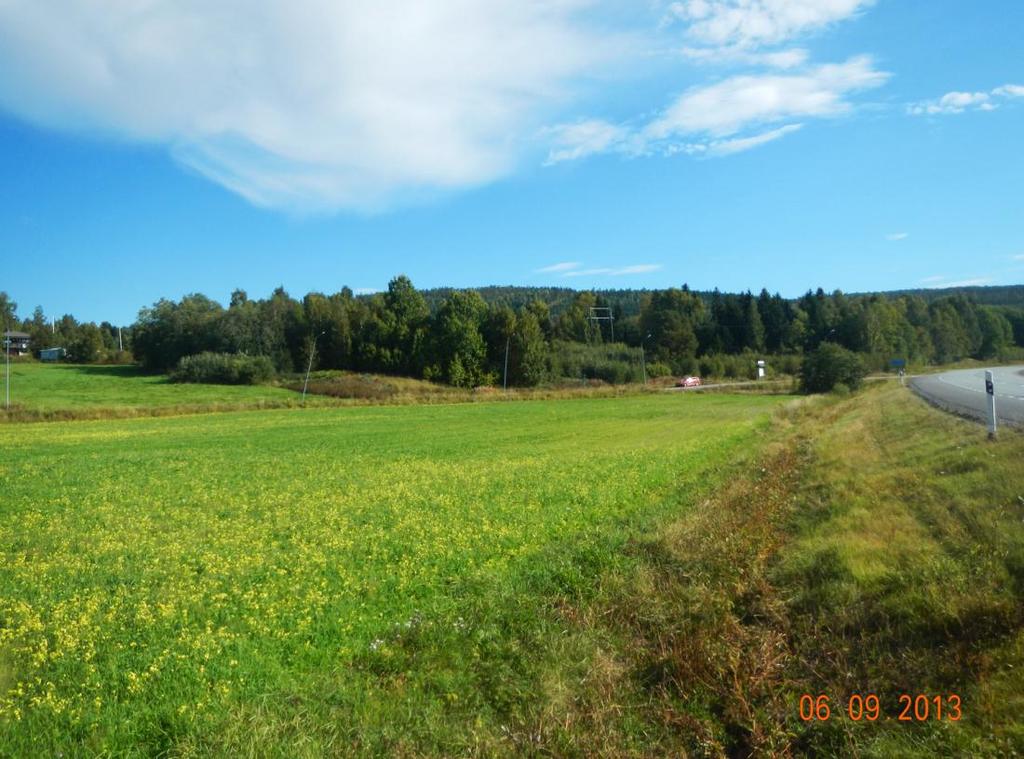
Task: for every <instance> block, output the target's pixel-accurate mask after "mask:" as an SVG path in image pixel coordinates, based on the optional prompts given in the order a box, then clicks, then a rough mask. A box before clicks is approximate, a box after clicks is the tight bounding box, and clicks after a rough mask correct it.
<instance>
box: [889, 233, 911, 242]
mask: <svg viewBox="0 0 1024 759" xmlns="http://www.w3.org/2000/svg"><path fill="white" fill-rule="evenodd" d="M908 237H910V233H909V232H893V233H892V234H888V235H886V236H885V239H886V240H888V241H889V242H899V241H900V240H906V239H907V238H908Z"/></svg>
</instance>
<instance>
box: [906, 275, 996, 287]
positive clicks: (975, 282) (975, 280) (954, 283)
mask: <svg viewBox="0 0 1024 759" xmlns="http://www.w3.org/2000/svg"><path fill="white" fill-rule="evenodd" d="M991 282H992V278H991V277H971V278H969V279H952V280H951V279H948V278H947V277H944V276H933V277H925V278H924V279H922V280H920V284H922V285H924V286H926V287H928V288H934V289H943V288H948V287H981V286H982V285H987V284H991Z"/></svg>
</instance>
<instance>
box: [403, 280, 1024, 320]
mask: <svg viewBox="0 0 1024 759" xmlns="http://www.w3.org/2000/svg"><path fill="white" fill-rule="evenodd" d="M456 289H459V288H452V287H437V288H433V289H430V290H421V291H420V292H422V293H423V297H425V298H426V299H427V303H428V304H430V308H431V310H432V311H433V310H436V309H437V308H438V307H439V306H440V305H441V303H442V301H444V299H445V298H447V297H448V296H449V295H451V293H452V292H453V291H454V290H456ZM462 289H467V290H470V289H472V290H476V291H477V292H478V293H480V295H481V297H483V299H484V300H485V301H486V302H487V303H493V304H496V305H504V306H509V307H510V308H512V309H514V310H515V309H518V308H520V307H521V306H524V305H526V304H527V303H530V302H531V301H534V300H540V301H543V302H544V303H547V304H548V307H549V308H550V309H551V313H552V315H554V316H557V315H559V314H561V313H562V312H563V311H565V309H566V308H568V306H569V304H570V303H572V300H573V298H575V297H576V295H577V294H578V293H580V292H590V291H589V290H575V289H573V288H571V287H519V286H515V285H505V286H501V285H488V286H487V287H475V288H462ZM593 292H594V293H596V294H597V296H598V298H599V299H600V300H601V301H602V302H603V303H605V304H607V305H608V306H610V307H612V308H618V309H620V315H621V316H635V315H636V314H639V313H640V301H641V299H642V298H643V296H644V295H646V294H647V293H649V292H651V291H650V290H646V289H644V290H628V289H614V290H611V289H610V290H593ZM694 292H695V293H696V294H697V295H700V296H701V297H702V298H704V299H706V300H707V299H710V297H711V293H710V292H708V291H694ZM754 294H755V295H757V292H755V293H754ZM847 295H883V296H885V297H890V298H897V297H900V296H901V295H916V296H919V297H921V298H924V299H925V300H926V301H933V300H935V299H937V298H943V297H946V296H949V295H966V296H968V297H970V298H971V299H972V300H974V301H975V302H977V303H979V304H982V305H986V306H1016V307H1018V308H1024V285H1000V286H995V287H949V288H941V289H916V290H889V291H880V292H863V293H847ZM791 300H796V299H795V298H793V299H791Z"/></svg>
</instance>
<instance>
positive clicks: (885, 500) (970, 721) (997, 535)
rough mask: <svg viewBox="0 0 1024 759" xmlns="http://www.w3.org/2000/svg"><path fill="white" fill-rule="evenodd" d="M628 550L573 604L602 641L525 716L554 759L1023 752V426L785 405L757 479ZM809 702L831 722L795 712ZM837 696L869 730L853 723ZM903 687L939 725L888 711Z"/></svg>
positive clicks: (883, 395)
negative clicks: (544, 712)
mask: <svg viewBox="0 0 1024 759" xmlns="http://www.w3.org/2000/svg"><path fill="white" fill-rule="evenodd" d="M631 553H632V555H633V556H635V557H636V562H635V563H634V564H632V565H630V566H629V568H628V569H627V570H626V571H625V572H623V573H622V574H620V575H617V576H616V577H614V579H611V580H609V581H605V582H603V583H602V585H603V587H604V590H603V592H602V593H601V594H600V597H599V598H598V599H596V600H595V601H591V602H588V603H587V604H585V605H584V606H583V607H581V608H579V609H573V611H572V612H571V619H573V620H574V623H575V624H574V627H576V629H578V630H581V632H579V633H578V635H579V636H581V637H582V638H584V639H589V640H602V639H605V640H608V641H611V643H610V644H608V643H606V644H605V646H604V648H603V651H604V653H603V655H602V656H600V657H598V656H596V655H595V656H594V657H593V659H592V661H593V662H594V664H593V665H592V666H591V669H590V670H589V675H588V680H589V682H590V685H589V686H588V687H586V688H585V689H583V692H582V693H576V694H574V695H573V698H572V703H573V705H574V706H573V708H572V709H569V710H568V715H566V710H565V709H564V708H563V707H561V706H559V707H557V708H553V707H554V704H552V705H550V706H549V712H548V715H549V716H548V719H547V720H540V721H538V722H536V723H535V725H537V728H536V729H540V728H541V727H542V726H543V727H544V728H545V729H546V730H547V736H546V737H545V740H544V742H545V744H546V745H552V746H555V747H556V748H555V751H556V753H564V754H579V755H585V754H602V753H603V754H608V755H620V754H627V753H633V752H634V751H635V750H637V749H638V747H637V746H636V744H635V743H634V742H633V736H635V734H636V732H637V730H638V729H640V730H643V731H644V734H645V736H647V737H650V738H655V740H654V741H652V742H649V743H647V744H645V745H644V746H643V748H642V749H640V750H639V751H638V753H643V754H647V755H657V754H658V753H659V752H662V751H663V752H667V753H671V752H687V753H689V754H692V755H696V756H723V755H732V756H736V755H739V756H746V755H757V756H776V755H792V754H796V755H809V756H877V757H890V756H929V757H930V756H993V757H996V756H1012V755H1020V754H1021V753H1024V436H1021V435H1020V434H1019V433H1013V432H1007V433H1005V434H1004V435H1003V437H1002V439H1000V440H999V441H998V442H995V443H990V442H989V441H987V440H986V439H985V432H984V429H983V428H982V427H980V426H979V425H975V424H972V423H969V422H964V421H961V420H959V419H955V418H953V417H950V416H947V415H945V414H943V413H941V412H939V411H936V410H934V409H932V408H930V407H927V406H926V405H925V404H924V403H923V402H921V401H919V400H918V399H917V398H915V397H914V396H912V395H910V394H909V393H908V392H906V391H901V390H900V389H898V388H894V387H892V386H888V387H881V386H880V387H876V388H873V389H871V390H869V391H866V392H865V393H863V394H860V395H856V396H853V397H851V398H849V399H846V400H842V401H836V400H834V399H833V400H830V401H827V402H826V403H825V404H823V405H822V404H820V403H818V404H804V405H802V406H794V407H790V408H789V409H788V411H787V413H786V414H784V415H782V416H780V417H779V419H778V424H777V430H776V434H775V441H774V442H773V443H772V444H771V445H770V446H769V448H768V449H767V450H766V452H765V458H764V460H763V463H762V466H761V468H760V470H758V469H757V468H755V469H754V470H753V476H748V477H746V478H740V479H738V480H737V481H735V482H734V483H733V484H732V485H731V486H729V487H728V488H726V489H724V490H723V491H721V492H719V493H718V494H716V496H715V497H714V498H711V499H708V500H705V501H703V502H701V503H699V504H698V505H697V506H696V507H694V508H692V509H690V510H689V511H688V512H687V513H686V514H685V516H684V517H683V518H682V519H680V520H676V521H674V522H672V523H670V524H669V525H667V526H666V527H664V528H662V529H660V530H657V531H655V532H654V533H652V534H651V535H649V536H647V537H645V538H644V539H641V540H639V541H638V542H636V543H635V545H634V546H633V548H632V552H631ZM580 620H582V621H580ZM592 650H593V651H594V652H598V651H601V650H602V649H600V648H597V647H595V648H593V649H592ZM803 694H809V695H811V696H813V697H814V698H815V699H817V697H819V696H820V695H827V696H828V697H829V705H830V709H831V714H830V717H829V718H828V719H827V720H824V721H818V720H815V721H810V722H804V721H803V720H801V719H800V716H799V700H800V697H801V696H802V695H803ZM853 694H859V695H860V696H862V697H863V696H867V695H868V694H876V695H877V696H878V697H879V699H880V705H881V708H880V710H879V711H880V713H879V718H878V719H877V720H875V721H870V720H868V719H866V718H863V717H862V718H861V719H860V720H859V721H854V720H853V719H851V717H850V713H849V711H848V706H849V704H850V697H851V695H853ZM902 694H908V695H910V696H911V697H912V698H914V699H915V703H916V696H918V695H927V696H929V697H931V699H933V698H934V697H935V696H941V706H942V709H943V716H942V717H941V718H940V719H935V716H936V708H935V704H934V701H933V700H932V702H931V703H930V704H929V706H930V709H929V711H930V714H929V719H927V720H925V721H917V720H916V719H911V720H909V721H901V720H900V719H899V717H900V715H901V714H902V713H903V711H904V709H903V707H904V704H903V703H902V702H901V701H900V696H901V695H902ZM953 695H955V696H957V697H958V699H959V704H960V710H959V711H960V713H961V714H962V718H961V719H960V720H959V721H952V720H950V717H952V716H954V715H955V714H956V712H957V709H956V708H955V704H954V701H955V700H954V699H952V698H951V696H953ZM922 706H923V705H922ZM921 711H922V713H923V708H922V710H921ZM855 713H856V709H855ZM910 714H911V716H913V712H912V711H911V713H910ZM638 725H639V727H638Z"/></svg>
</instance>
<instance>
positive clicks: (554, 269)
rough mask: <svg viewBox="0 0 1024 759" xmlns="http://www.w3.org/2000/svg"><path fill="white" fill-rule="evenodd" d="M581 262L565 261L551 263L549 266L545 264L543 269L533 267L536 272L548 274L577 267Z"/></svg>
mask: <svg viewBox="0 0 1024 759" xmlns="http://www.w3.org/2000/svg"><path fill="white" fill-rule="evenodd" d="M582 265H583V264H581V263H579V262H578V261H566V262H564V263H560V264H552V265H551V266H545V267H544V268H543V269H534V272H536V273H537V274H550V273H554V272H563V271H570V270H571V269H578V268H580V267H581V266H582Z"/></svg>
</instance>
